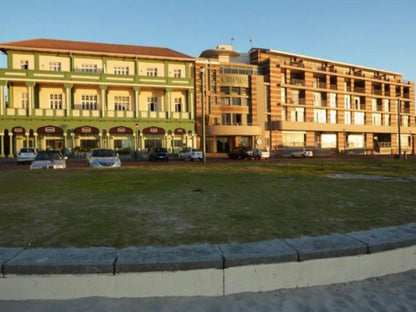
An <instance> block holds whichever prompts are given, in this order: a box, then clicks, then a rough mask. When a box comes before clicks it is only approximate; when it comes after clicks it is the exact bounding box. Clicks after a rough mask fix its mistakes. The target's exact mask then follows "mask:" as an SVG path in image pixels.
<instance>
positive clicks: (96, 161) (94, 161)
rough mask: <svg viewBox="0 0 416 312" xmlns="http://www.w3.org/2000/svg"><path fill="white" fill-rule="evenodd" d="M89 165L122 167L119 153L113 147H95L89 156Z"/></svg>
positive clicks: (94, 166)
mask: <svg viewBox="0 0 416 312" xmlns="http://www.w3.org/2000/svg"><path fill="white" fill-rule="evenodd" d="M88 166H90V167H93V168H110V167H111V168H114V167H121V161H120V158H119V157H118V154H117V153H116V152H115V151H113V150H111V149H102V148H98V149H93V150H92V151H91V154H90V155H89V157H88Z"/></svg>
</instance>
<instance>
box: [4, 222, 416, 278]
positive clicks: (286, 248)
mask: <svg viewBox="0 0 416 312" xmlns="http://www.w3.org/2000/svg"><path fill="white" fill-rule="evenodd" d="M413 245H416V223H410V224H407V225H402V226H394V227H385V228H378V229H373V230H369V231H357V232H351V233H347V234H338V233H335V234H331V235H325V236H319V237H307V236H306V237H301V238H296V239H276V240H269V241H261V242H256V243H234V244H218V245H210V244H201V245H187V246H174V247H150V246H148V247H128V248H123V249H116V248H111V247H90V248H30V249H23V248H1V247H0V265H1V273H2V275H3V277H7V275H46V274H100V273H107V274H119V273H130V272H165V271H170V272H175V271H189V270H199V269H218V270H221V269H226V268H230V267H237V266H244V265H260V264H271V263H285V262H302V261H306V260H312V259H324V258H335V257H346V256H356V255H365V254H371V253H377V252H383V251H388V250H393V249H398V248H403V247H408V246H413Z"/></svg>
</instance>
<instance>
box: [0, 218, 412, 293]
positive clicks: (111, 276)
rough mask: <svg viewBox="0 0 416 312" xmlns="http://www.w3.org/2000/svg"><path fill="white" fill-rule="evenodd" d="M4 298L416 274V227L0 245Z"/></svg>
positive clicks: (271, 286)
mask: <svg viewBox="0 0 416 312" xmlns="http://www.w3.org/2000/svg"><path fill="white" fill-rule="evenodd" d="M0 264H1V274H2V277H1V278H0V300H28V299H71V298H80V297H90V296H105V297H153V296H201V295H202V296H216V295H227V294H233V293H239V292H257V291H268V290H277V289H283V288H294V287H307V286H316V285H329V284H333V283H341V282H350V281H357V280H362V279H366V278H370V277H377V276H382V275H386V274H394V273H399V272H405V271H409V270H414V269H416V223H411V224H408V225H404V226H397V227H387V228H381V229H375V230H370V231H360V232H352V233H348V234H332V235H326V236H320V237H301V238H297V239H284V240H271V241H263V242H257V243H243V244H237V243H236V244H219V245H209V244H204V245H192V246H176V247H130V248H124V249H115V248H106V247H93V248H56V249H49V248H37V249H22V248H0Z"/></svg>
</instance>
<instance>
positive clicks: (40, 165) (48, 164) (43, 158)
mask: <svg viewBox="0 0 416 312" xmlns="http://www.w3.org/2000/svg"><path fill="white" fill-rule="evenodd" d="M67 158H68V157H64V156H63V155H62V154H61V152H60V151H54V150H49V151H42V152H39V153H38V154H37V155H36V158H35V160H34V161H32V164H31V165H30V169H64V168H66V159H67Z"/></svg>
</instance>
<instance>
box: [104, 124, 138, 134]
mask: <svg viewBox="0 0 416 312" xmlns="http://www.w3.org/2000/svg"><path fill="white" fill-rule="evenodd" d="M110 133H111V134H132V133H133V130H132V129H130V128H127V127H123V126H120V127H114V128H111V129H110Z"/></svg>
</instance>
